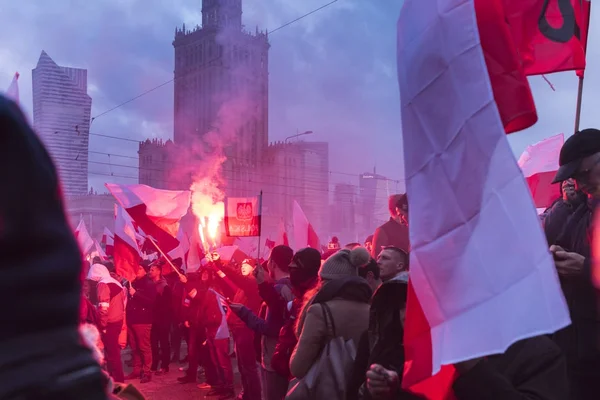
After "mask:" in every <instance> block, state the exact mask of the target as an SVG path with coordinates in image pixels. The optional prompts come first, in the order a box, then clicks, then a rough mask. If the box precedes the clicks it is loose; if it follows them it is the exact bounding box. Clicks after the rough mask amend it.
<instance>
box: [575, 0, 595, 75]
mask: <svg viewBox="0 0 600 400" xmlns="http://www.w3.org/2000/svg"><path fill="white" fill-rule="evenodd" d="M591 15H592V2H591V1H590V0H581V44H582V45H583V51H584V52H587V41H588V34H589V31H590V16H591ZM583 71H584V70H583V69H578V70H577V76H579V77H580V78H583Z"/></svg>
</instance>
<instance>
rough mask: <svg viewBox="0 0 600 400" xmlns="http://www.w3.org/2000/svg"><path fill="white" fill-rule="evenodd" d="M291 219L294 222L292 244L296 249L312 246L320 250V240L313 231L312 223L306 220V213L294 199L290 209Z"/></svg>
mask: <svg viewBox="0 0 600 400" xmlns="http://www.w3.org/2000/svg"><path fill="white" fill-rule="evenodd" d="M292 220H293V222H294V244H295V246H296V250H300V249H303V248H305V247H312V248H313V249H317V250H319V251H321V242H320V241H319V237H318V236H317V233H316V232H315V229H314V228H313V226H312V224H311V223H310V222H309V221H308V218H307V217H306V214H304V211H303V210H302V207H300V204H298V202H297V201H296V200H294V208H293V210H292Z"/></svg>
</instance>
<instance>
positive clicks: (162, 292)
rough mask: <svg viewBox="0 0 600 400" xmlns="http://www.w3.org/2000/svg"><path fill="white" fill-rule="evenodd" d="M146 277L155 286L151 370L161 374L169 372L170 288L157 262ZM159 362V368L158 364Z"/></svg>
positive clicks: (151, 336) (151, 333) (171, 311)
mask: <svg viewBox="0 0 600 400" xmlns="http://www.w3.org/2000/svg"><path fill="white" fill-rule="evenodd" d="M148 277H149V278H150V279H151V280H152V282H154V285H155V287H156V303H155V304H154V319H153V321H152V331H151V332H150V342H151V345H152V367H151V370H152V371H156V375H163V374H166V373H167V372H169V362H170V361H171V343H170V342H169V331H170V330H171V318H172V313H173V310H172V307H171V306H172V302H171V288H170V287H169V285H168V284H167V281H166V279H165V278H163V276H162V267H161V266H160V265H158V264H153V265H152V266H150V271H149V272H148ZM159 362H160V369H158V364H159Z"/></svg>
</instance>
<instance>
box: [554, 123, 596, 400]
mask: <svg viewBox="0 0 600 400" xmlns="http://www.w3.org/2000/svg"><path fill="white" fill-rule="evenodd" d="M559 164H560V168H559V170H558V172H557V174H556V177H555V178H554V182H555V183H558V182H564V181H567V180H568V179H569V178H573V179H574V180H575V183H576V185H577V189H578V190H581V191H583V192H584V193H585V194H587V195H588V201H586V202H583V203H582V204H581V205H579V207H577V209H576V210H575V211H573V213H572V214H571V215H570V216H569V217H568V218H567V219H566V221H565V223H564V225H563V229H562V231H561V233H560V234H559V235H558V236H557V238H556V239H555V241H554V243H551V244H552V246H551V247H550V251H551V252H552V254H553V255H554V260H555V264H556V270H557V272H558V275H559V278H560V281H561V286H562V289H563V293H564V295H565V299H566V301H567V304H568V306H569V312H570V314H571V321H572V324H571V325H570V326H568V327H566V328H565V329H562V330H561V331H559V332H557V333H556V334H555V335H554V339H555V341H556V343H557V344H558V345H559V346H560V347H561V348H562V350H563V352H564V354H565V356H566V358H567V365H568V371H569V376H570V380H571V382H570V383H571V387H572V390H573V393H572V398H573V399H575V400H579V399H584V400H585V399H596V398H597V397H598V393H600V349H599V343H600V332H599V327H600V316H599V314H598V312H599V310H598V293H597V290H596V289H595V287H594V285H593V283H592V271H591V257H592V254H591V242H590V237H591V236H592V235H594V234H595V232H594V229H593V226H592V224H593V220H592V218H593V212H594V211H595V209H596V207H597V205H598V202H599V200H600V130H597V129H585V130H583V131H581V132H577V133H575V134H574V135H573V136H571V137H570V138H569V139H567V141H566V142H565V144H564V145H563V147H562V149H561V151H560V158H559ZM595 256H598V255H597V254H596V255H595Z"/></svg>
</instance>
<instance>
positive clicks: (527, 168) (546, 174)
mask: <svg viewBox="0 0 600 400" xmlns="http://www.w3.org/2000/svg"><path fill="white" fill-rule="evenodd" d="M564 142H565V138H564V135H563V134H562V133H560V134H558V135H554V136H551V137H549V138H547V139H544V140H542V141H541V142H537V143H535V144H532V145H530V146H527V148H526V149H525V151H523V154H521V157H519V167H521V171H523V175H524V176H525V179H526V180H527V185H528V186H529V191H530V192H531V196H532V197H533V201H534V203H535V206H536V207H539V208H545V207H550V205H552V203H553V202H554V200H556V199H557V198H558V197H559V196H560V191H559V187H558V186H559V185H555V184H552V181H553V180H554V176H555V175H556V172H557V171H558V159H559V156H560V149H561V148H562V145H563V143H564Z"/></svg>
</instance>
